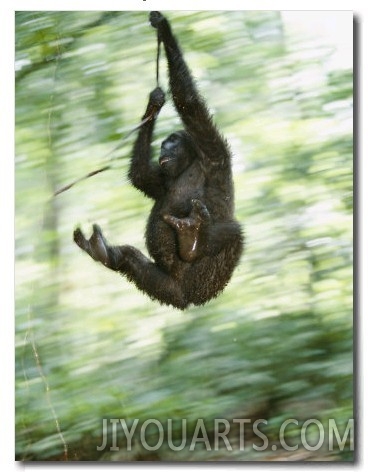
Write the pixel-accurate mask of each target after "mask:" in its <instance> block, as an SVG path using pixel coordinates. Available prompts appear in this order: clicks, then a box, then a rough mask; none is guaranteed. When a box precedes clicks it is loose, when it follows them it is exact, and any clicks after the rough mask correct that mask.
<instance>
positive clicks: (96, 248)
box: [74, 225, 189, 310]
mask: <svg viewBox="0 0 380 472" xmlns="http://www.w3.org/2000/svg"><path fill="white" fill-rule="evenodd" d="M74 241H75V242H76V244H77V245H78V246H79V247H80V248H81V249H83V250H84V251H85V252H87V254H88V255H89V256H91V257H92V259H94V260H95V261H98V262H101V263H102V264H103V265H104V266H105V267H108V268H109V269H111V270H114V271H116V272H120V273H121V274H123V275H125V276H126V277H127V278H128V280H130V281H131V282H134V283H135V285H136V286H137V287H138V288H139V289H140V290H142V291H143V292H145V293H146V294H148V295H149V296H150V297H151V298H153V299H156V300H158V301H160V302H161V303H166V304H168V305H173V306H174V307H176V308H180V309H182V310H183V309H184V308H186V307H187V306H188V304H189V302H188V301H187V300H186V296H185V294H184V292H183V289H182V280H175V279H174V278H173V277H171V276H170V275H169V274H167V273H166V272H164V271H163V270H162V269H160V268H159V267H158V266H157V265H156V264H154V263H153V262H152V261H150V260H149V259H148V258H147V257H145V256H144V254H143V253H142V252H140V251H139V250H138V249H136V248H134V247H133V246H128V245H125V246H110V245H109V244H108V243H107V241H106V239H105V238H104V236H103V234H102V232H101V229H100V227H99V226H98V225H93V234H92V235H91V237H90V238H89V239H88V240H87V239H86V238H85V236H84V235H83V233H82V231H81V229H80V228H77V229H76V230H75V231H74Z"/></svg>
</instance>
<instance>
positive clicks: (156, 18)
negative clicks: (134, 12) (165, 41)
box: [149, 11, 165, 28]
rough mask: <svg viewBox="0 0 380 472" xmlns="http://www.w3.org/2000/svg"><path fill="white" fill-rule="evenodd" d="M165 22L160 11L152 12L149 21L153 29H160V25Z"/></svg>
mask: <svg viewBox="0 0 380 472" xmlns="http://www.w3.org/2000/svg"><path fill="white" fill-rule="evenodd" d="M164 20H165V17H164V16H163V15H161V13H160V12H159V11H151V12H150V14H149V21H150V24H151V25H152V26H153V28H158V26H159V24H160V23H162V22H163V21H164Z"/></svg>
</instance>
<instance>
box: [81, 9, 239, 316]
mask: <svg viewBox="0 0 380 472" xmlns="http://www.w3.org/2000/svg"><path fill="white" fill-rule="evenodd" d="M150 23H151V25H152V26H153V27H154V28H157V33H158V37H159V39H160V40H161V41H162V42H163V44H164V47H165V52H166V56H167V60H168V66H169V78H170V88H171V93H172V96H173V101H174V104H175V107H176V109H177V111H178V113H179V115H180V117H181V119H182V122H183V125H184V127H185V131H178V132H175V133H173V134H171V135H170V136H169V137H168V138H167V139H165V141H164V142H163V143H162V145H161V154H160V157H159V163H155V162H152V160H151V141H152V135H153V128H154V125H155V121H156V119H157V116H158V113H159V111H160V109H161V108H162V106H163V105H164V102H165V96H164V93H163V92H162V90H161V89H160V88H156V89H155V90H153V91H152V92H151V94H150V97H149V102H148V106H147V109H146V111H145V114H144V116H143V119H145V118H147V117H151V119H150V120H148V121H147V122H146V123H145V124H144V125H143V126H142V127H141V128H140V131H139V134H138V137H137V139H136V142H135V144H134V148H133V155H132V163H131V167H130V170H129V177H130V180H131V182H132V183H133V185H134V186H135V187H136V188H138V189H140V190H142V191H143V192H144V193H145V194H146V195H147V196H148V197H150V198H152V199H153V200H154V201H155V203H154V206H153V208H152V211H151V214H150V217H149V220H148V224H147V228H146V244H147V248H148V251H149V254H150V255H151V257H152V258H153V259H154V261H155V263H153V262H151V261H150V260H149V259H148V258H146V257H145V256H144V255H143V254H142V253H141V252H140V251H139V250H137V249H135V248H134V247H132V246H128V245H125V246H110V245H108V243H107V242H106V240H105V238H104V236H103V235H102V232H101V230H100V228H99V226H97V225H94V226H93V234H92V236H91V237H90V239H89V240H87V239H86V238H85V237H84V235H83V233H82V231H81V230H80V229H79V228H78V229H76V230H75V231H74V241H75V242H76V243H77V245H78V246H79V247H80V248H81V249H83V250H84V251H86V252H87V253H88V254H89V255H90V256H91V257H92V258H93V259H94V260H95V261H99V262H101V263H102V264H103V265H104V266H106V267H108V268H109V269H112V270H114V271H117V272H120V273H121V274H123V275H125V276H126V277H127V278H128V279H129V280H130V281H132V282H134V283H135V284H136V286H137V287H138V288H139V289H140V290H142V291H144V292H145V293H147V294H148V295H149V296H150V297H151V298H153V299H156V300H158V301H160V302H161V303H165V304H168V305H173V306H174V307H177V308H180V309H185V308H186V307H187V306H188V305H190V304H194V305H202V304H204V303H206V302H207V301H208V300H210V299H211V298H213V297H215V296H217V295H218V293H219V292H221V291H222V290H223V288H224V287H225V285H226V284H227V282H228V281H229V279H230V278H231V275H232V272H233V270H234V268H235V267H236V265H237V263H238V261H239V257H240V255H241V252H242V246H243V237H242V232H241V228H240V226H239V224H238V223H237V222H236V221H235V219H234V191H233V182H232V173H231V155H230V151H229V148H228V145H227V143H226V142H225V140H224V139H223V137H222V136H221V135H220V134H219V132H218V131H217V129H216V128H215V125H214V124H213V122H212V119H211V116H210V114H209V112H208V110H207V107H206V105H205V103H204V101H203V99H202V98H201V97H200V95H199V93H198V91H197V89H196V87H195V84H194V81H193V78H192V76H191V73H190V71H189V69H188V67H187V65H186V63H185V61H184V59H183V56H182V53H181V51H180V48H179V46H178V43H177V41H176V39H175V37H174V36H173V34H172V32H171V28H170V25H169V22H168V21H167V19H166V18H165V17H164V16H162V15H161V13H159V12H151V14H150Z"/></svg>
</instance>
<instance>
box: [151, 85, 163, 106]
mask: <svg viewBox="0 0 380 472" xmlns="http://www.w3.org/2000/svg"><path fill="white" fill-rule="evenodd" d="M164 104H165V93H164V91H163V90H162V88H161V87H156V88H155V89H154V90H152V91H151V92H150V95H149V105H150V106H151V107H154V108H156V109H157V110H161V108H162V107H163V106H164Z"/></svg>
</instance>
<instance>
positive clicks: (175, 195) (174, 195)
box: [162, 169, 205, 218]
mask: <svg viewBox="0 0 380 472" xmlns="http://www.w3.org/2000/svg"><path fill="white" fill-rule="evenodd" d="M204 196H205V177H204V175H203V174H202V173H201V172H196V171H195V170H194V171H192V170H190V169H189V170H188V171H187V172H185V173H183V174H182V175H181V176H179V177H178V178H177V179H176V181H175V182H173V183H172V184H171V185H170V186H169V187H168V189H167V193H166V196H165V198H164V199H163V202H162V203H163V205H162V210H163V211H164V212H168V213H169V214H171V215H173V216H177V217H179V218H183V217H185V216H188V214H189V213H190V210H191V207H192V205H191V200H192V199H193V198H196V199H198V200H203V199H204Z"/></svg>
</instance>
